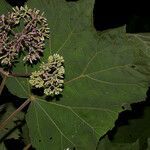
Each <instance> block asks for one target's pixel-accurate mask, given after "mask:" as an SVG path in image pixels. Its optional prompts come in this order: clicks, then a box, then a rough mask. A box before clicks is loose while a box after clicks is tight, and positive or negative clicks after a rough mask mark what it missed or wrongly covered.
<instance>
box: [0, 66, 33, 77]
mask: <svg viewBox="0 0 150 150" xmlns="http://www.w3.org/2000/svg"><path fill="white" fill-rule="evenodd" d="M0 74H2V75H4V76H7V77H22V78H29V77H30V76H31V73H14V72H8V71H4V69H3V68H0Z"/></svg>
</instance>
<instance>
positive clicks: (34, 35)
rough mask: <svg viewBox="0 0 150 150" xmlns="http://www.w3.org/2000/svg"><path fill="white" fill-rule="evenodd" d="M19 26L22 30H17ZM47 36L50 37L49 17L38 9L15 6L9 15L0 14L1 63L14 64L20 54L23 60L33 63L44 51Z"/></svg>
mask: <svg viewBox="0 0 150 150" xmlns="http://www.w3.org/2000/svg"><path fill="white" fill-rule="evenodd" d="M17 26H20V27H22V31H20V32H15V31H17V30H16V28H17ZM45 38H49V28H48V24H47V19H46V18H45V17H43V13H42V14H40V11H39V10H37V9H29V8H28V7H27V6H25V7H20V8H19V7H16V8H13V11H12V12H11V13H10V12H9V13H8V14H7V15H1V16H0V61H1V65H2V64H3V65H8V66H12V64H13V63H14V62H15V60H16V59H17V58H18V56H19V54H20V53H21V54H25V56H24V58H23V60H24V61H25V62H29V63H31V64H32V63H33V62H34V61H37V60H39V59H40V57H41V54H42V53H43V49H44V45H45Z"/></svg>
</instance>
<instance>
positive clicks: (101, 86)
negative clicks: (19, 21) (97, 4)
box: [2, 0, 149, 150]
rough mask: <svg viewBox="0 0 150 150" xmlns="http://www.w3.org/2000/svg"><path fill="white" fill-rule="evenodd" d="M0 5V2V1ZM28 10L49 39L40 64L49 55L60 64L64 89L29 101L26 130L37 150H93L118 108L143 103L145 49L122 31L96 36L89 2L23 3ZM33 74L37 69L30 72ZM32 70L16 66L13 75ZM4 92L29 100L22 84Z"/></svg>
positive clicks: (12, 80)
mask: <svg viewBox="0 0 150 150" xmlns="http://www.w3.org/2000/svg"><path fill="white" fill-rule="evenodd" d="M2 1H3V0H2ZM27 4H28V6H29V7H32V8H33V7H36V8H38V9H39V10H41V11H44V12H45V15H46V17H47V19H48V23H49V27H50V29H51V38H50V40H49V43H48V44H47V48H46V49H45V54H44V57H43V60H42V61H46V59H47V57H48V56H49V55H50V54H51V53H59V54H61V55H62V56H63V57H64V59H65V70H66V74H65V85H64V92H63V93H62V97H60V99H59V100H57V101H56V100H54V101H51V102H48V101H46V100H44V99H42V98H35V100H33V101H32V103H31V105H30V107H29V110H28V113H27V117H26V120H27V124H28V127H29V131H30V137H31V141H32V144H33V146H34V147H35V148H36V149H39V150H45V149H54V150H59V149H61V150H64V149H68V148H70V149H73V147H76V149H77V150H94V149H96V145H97V142H98V139H99V137H101V136H102V135H104V134H105V133H106V132H107V131H108V130H109V129H111V128H112V127H113V126H114V122H115V120H116V119H117V117H118V113H119V112H120V111H122V106H124V105H129V104H130V103H133V102H137V101H141V100H144V98H145V93H146V90H147V86H148V85H147V81H149V74H148V75H147V74H146V75H145V74H143V73H142V72H141V70H140V69H141V66H142V67H143V68H146V67H147V68H148V66H149V57H148V56H147V53H146V52H147V51H146V49H145V43H143V42H142V41H141V40H140V39H138V38H137V37H134V36H128V35H127V34H126V31H125V27H121V28H117V29H114V30H109V31H106V32H103V33H97V32H96V30H95V29H94V26H93V22H92V12H93V6H94V0H79V1H77V2H67V1H65V0H55V1H54V0H49V1H47V0H29V1H28V2H27ZM36 68H37V67H36ZM33 70H35V68H34V67H33V68H30V67H29V66H24V64H23V63H22V62H20V63H19V64H17V65H16V67H15V68H14V71H15V72H24V73H28V72H31V71H33ZM7 87H8V88H9V90H10V91H11V92H12V93H13V94H15V95H17V96H20V97H26V98H27V97H29V96H30V95H31V92H30V86H29V83H28V80H27V79H24V78H9V79H8V80H7Z"/></svg>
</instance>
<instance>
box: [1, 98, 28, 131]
mask: <svg viewBox="0 0 150 150" xmlns="http://www.w3.org/2000/svg"><path fill="white" fill-rule="evenodd" d="M29 103H30V99H27V100H26V101H25V102H24V103H23V104H22V105H21V106H20V107H19V108H18V109H16V110H15V111H14V112H13V113H12V114H11V115H10V116H9V117H8V118H7V119H6V120H4V121H3V122H2V123H1V124H0V130H2V129H4V127H5V126H6V125H7V124H8V122H9V121H11V120H12V119H13V118H14V117H15V116H16V115H17V114H18V113H19V112H20V111H21V110H22V109H23V108H25V107H26V106H27V105H28V104H29Z"/></svg>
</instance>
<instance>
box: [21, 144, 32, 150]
mask: <svg viewBox="0 0 150 150" xmlns="http://www.w3.org/2000/svg"><path fill="white" fill-rule="evenodd" d="M30 147H31V143H30V144H28V145H27V146H25V147H24V148H23V150H28V149H29V148H30Z"/></svg>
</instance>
